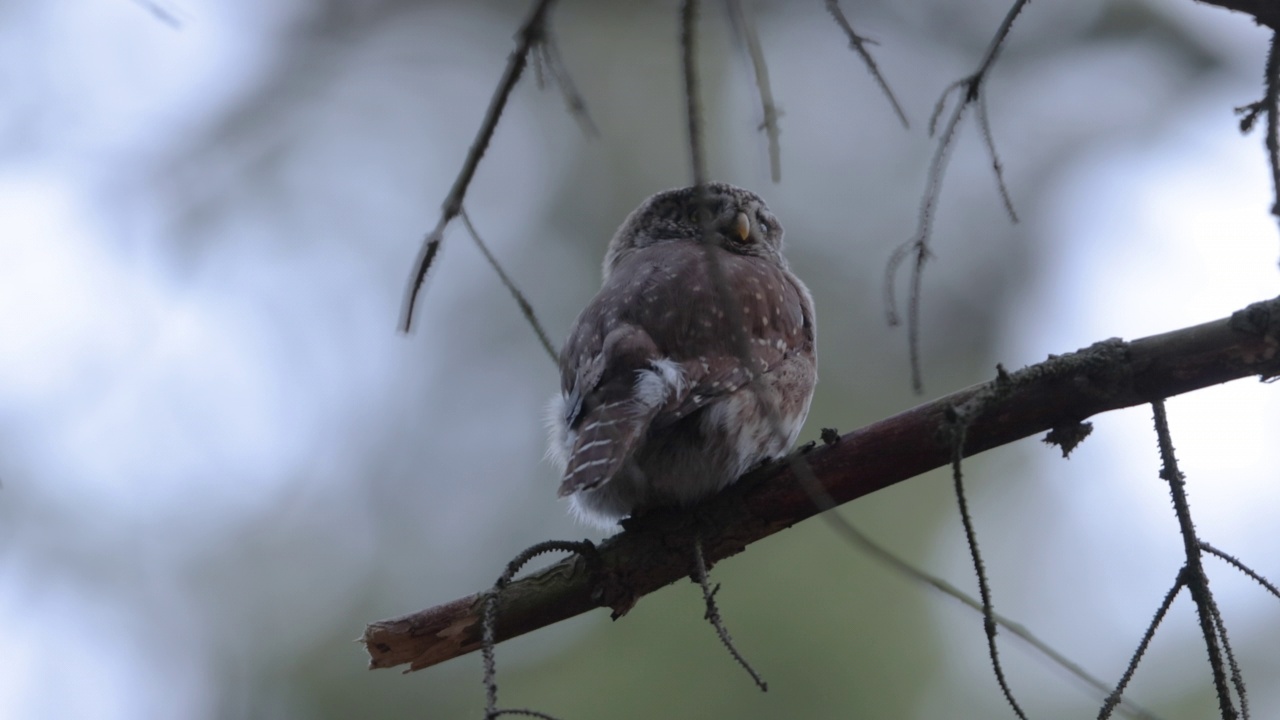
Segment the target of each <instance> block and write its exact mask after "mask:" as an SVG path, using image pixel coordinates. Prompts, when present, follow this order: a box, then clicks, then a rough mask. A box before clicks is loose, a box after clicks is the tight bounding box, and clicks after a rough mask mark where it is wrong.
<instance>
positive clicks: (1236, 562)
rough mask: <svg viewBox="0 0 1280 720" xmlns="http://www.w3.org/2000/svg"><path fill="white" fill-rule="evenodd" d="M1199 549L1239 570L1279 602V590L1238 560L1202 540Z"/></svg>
mask: <svg viewBox="0 0 1280 720" xmlns="http://www.w3.org/2000/svg"><path fill="white" fill-rule="evenodd" d="M1200 549H1201V550H1203V551H1205V552H1207V553H1209V554H1210V555H1216V556H1217V557H1219V558H1221V559H1223V560H1225V561H1226V562H1227V564H1228V565H1230V566H1232V567H1234V568H1235V569H1237V570H1239V571H1240V572H1242V573H1244V574H1245V575H1248V576H1249V577H1250V578H1251V579H1252V580H1253V581H1254V582H1256V583H1258V584H1259V585H1261V586H1262V587H1264V588H1266V590H1267V592H1269V593H1271V594H1272V595H1275V596H1276V599H1277V600H1280V588H1278V587H1276V586H1275V585H1273V584H1271V582H1270V581H1268V580H1267V579H1266V578H1264V577H1262V576H1261V575H1259V574H1258V573H1256V572H1254V570H1253V568H1251V567H1249V566H1248V565H1245V564H1244V563H1242V562H1240V560H1238V559H1236V557H1235V556H1233V555H1228V554H1227V553H1225V552H1223V551H1221V550H1219V549H1218V548H1216V547H1214V546H1212V545H1210V544H1209V543H1207V542H1204V541H1203V540H1201V541H1200Z"/></svg>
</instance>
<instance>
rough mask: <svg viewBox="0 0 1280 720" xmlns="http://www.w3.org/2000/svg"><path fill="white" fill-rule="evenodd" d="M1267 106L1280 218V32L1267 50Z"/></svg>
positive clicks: (1276, 209)
mask: <svg viewBox="0 0 1280 720" xmlns="http://www.w3.org/2000/svg"><path fill="white" fill-rule="evenodd" d="M1264 87H1266V96H1265V97H1264V98H1263V100H1264V102H1266V104H1267V157H1268V158H1269V159H1270V160H1271V187H1272V191H1273V192H1274V194H1275V201H1274V202H1273V203H1272V204H1271V214H1272V215H1275V216H1276V217H1277V218H1280V30H1278V31H1276V32H1274V33H1272V35H1271V47H1270V48H1268V49H1267V77H1266V80H1265V85H1264Z"/></svg>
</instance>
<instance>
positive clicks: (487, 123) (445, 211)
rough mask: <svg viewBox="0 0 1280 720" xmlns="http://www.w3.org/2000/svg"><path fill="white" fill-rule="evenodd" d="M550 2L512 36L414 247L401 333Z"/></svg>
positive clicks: (540, 0) (541, 31) (541, 1)
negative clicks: (436, 213)
mask: <svg viewBox="0 0 1280 720" xmlns="http://www.w3.org/2000/svg"><path fill="white" fill-rule="evenodd" d="M554 2H555V0H537V2H536V3H535V4H534V7H533V11H532V12H530V13H529V18H528V19H527V20H525V21H524V25H522V26H521V27H520V32H519V33H518V34H517V36H516V37H517V40H516V47H515V49H514V50H512V51H511V55H510V56H509V57H508V58H507V67H506V69H505V70H504V71H503V73H502V79H501V80H499V81H498V87H497V89H495V90H494V92H493V98H492V99H491V100H490V101H489V108H488V109H487V110H485V114H484V120H483V121H482V122H481V123H480V129H479V130H478V131H477V132H476V137H475V140H473V141H472V142H471V147H470V149H468V150H467V158H466V160H465V161H463V163H462V169H461V170H460V171H459V172H458V177H457V178H456V179H455V180H454V181H453V187H452V188H451V189H450V190H449V194H448V195H447V196H446V197H445V199H444V204H443V205H441V208H440V219H439V221H437V222H436V226H435V229H433V230H432V231H431V232H430V233H427V236H426V237H424V238H423V239H422V247H421V248H420V249H419V250H418V257H417V259H416V260H415V261H414V266H413V267H414V270H413V274H412V275H410V277H409V288H408V290H407V292H406V293H405V298H404V305H403V306H402V307H401V309H400V329H401V330H402V331H403V332H409V330H410V329H411V328H412V327H413V307H414V304H415V303H416V302H417V300H418V292H419V291H420V290H421V289H422V283H423V281H425V280H426V279H427V272H428V271H430V270H431V263H432V261H433V260H435V257H436V253H438V252H439V251H440V243H441V241H443V240H444V230H445V228H446V227H447V226H448V225H449V223H450V222H451V221H452V220H453V219H454V218H455V217H457V216H458V214H459V213H461V212H462V201H463V199H464V198H465V197H466V194H467V188H468V187H470V186H471V179H472V178H473V177H475V174H476V168H477V167H479V166H480V159H481V158H483V157H484V153H485V151H486V150H487V149H488V148H489V142H490V141H491V140H492V139H493V133H494V131H495V130H497V128H498V121H499V120H500V119H501V118H502V111H503V110H504V109H505V108H506V107H507V101H508V100H509V99H510V98H511V91H512V90H513V89H515V86H516V83H518V82H519V81H520V76H521V75H522V74H523V73H524V69H525V67H526V66H527V65H528V64H529V53H530V50H531V49H532V48H533V47H534V46H535V45H537V44H538V43H540V42H542V39H543V37H544V35H545V24H546V18H547V11H548V10H549V9H550V8H551V5H552V3H554Z"/></svg>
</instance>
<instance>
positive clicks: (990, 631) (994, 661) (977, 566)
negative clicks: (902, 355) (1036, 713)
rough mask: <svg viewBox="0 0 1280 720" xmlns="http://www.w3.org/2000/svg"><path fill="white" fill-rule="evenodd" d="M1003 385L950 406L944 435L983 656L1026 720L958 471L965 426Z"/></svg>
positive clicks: (1002, 376)
mask: <svg viewBox="0 0 1280 720" xmlns="http://www.w3.org/2000/svg"><path fill="white" fill-rule="evenodd" d="M1006 382H1009V378H1008V375H1006V374H1005V373H1003V372H1000V373H999V374H998V375H997V379H996V385H995V387H994V388H993V390H994V392H992V393H983V394H979V395H976V396H975V397H974V398H973V399H972V400H971V401H969V402H967V403H965V404H964V405H958V406H953V407H952V410H951V412H950V413H948V416H949V417H948V419H949V420H950V422H949V423H948V425H949V427H948V428H947V429H948V431H949V432H948V433H947V434H948V435H949V436H950V442H951V481H952V484H953V486H954V488H955V493H956V507H957V508H958V509H959V511H960V521H961V522H962V523H963V525H964V539H965V544H966V545H968V547H969V557H970V558H971V559H972V560H973V574H974V575H975V576H976V577H977V578H978V596H979V597H980V598H982V629H983V632H984V633H985V634H986V636H987V655H988V656H989V657H990V658H991V669H992V670H993V671H994V672H995V674H996V683H997V684H999V685H1000V692H1001V693H1003V694H1004V699H1005V701H1006V702H1008V703H1009V707H1010V708H1012V709H1013V714H1014V715H1017V716H1018V717H1019V718H1021V719H1022V720H1027V714H1026V713H1025V712H1023V710H1022V706H1021V705H1019V704H1018V700H1017V698H1015V697H1014V696H1013V689H1012V688H1010V687H1009V681H1008V679H1007V678H1005V675H1004V667H1003V666H1002V665H1001V664H1000V651H999V649H998V648H997V647H996V621H995V609H994V604H993V602H992V600H991V583H990V582H989V581H988V580H987V570H986V568H985V567H984V566H983V564H982V553H981V552H980V551H979V549H978V533H977V530H975V529H974V525H973V515H972V514H971V513H970V512H969V501H968V500H967V499H966V497H965V491H964V472H963V471H962V469H961V460H963V459H964V447H965V436H966V435H967V433H968V430H969V423H971V422H973V421H974V420H976V419H977V418H979V417H981V416H982V414H983V413H985V412H986V410H987V408H986V405H987V401H988V399H993V398H995V397H996V396H997V393H998V392H999V391H1000V385H1002V384H1003V383H1006Z"/></svg>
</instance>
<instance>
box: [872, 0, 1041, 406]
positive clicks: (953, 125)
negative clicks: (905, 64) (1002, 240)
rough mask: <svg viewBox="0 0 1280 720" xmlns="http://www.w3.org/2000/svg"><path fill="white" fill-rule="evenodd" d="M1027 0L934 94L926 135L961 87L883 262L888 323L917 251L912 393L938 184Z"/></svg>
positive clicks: (919, 379)
mask: <svg viewBox="0 0 1280 720" xmlns="http://www.w3.org/2000/svg"><path fill="white" fill-rule="evenodd" d="M1027 2H1028V0H1014V3H1013V6H1012V7H1010V8H1009V12H1008V13H1006V14H1005V17H1004V20H1003V21H1002V22H1001V23H1000V27H999V28H997V29H996V34H995V37H993V38H992V39H991V44H990V45H988V46H987V51H986V53H985V54H984V55H983V58H982V62H981V63H980V64H979V65H978V69H977V70H976V71H975V72H974V73H973V74H972V75H969V76H968V77H966V78H963V79H961V80H957V81H956V82H954V83H952V84H950V85H948V86H947V88H946V89H945V90H943V92H942V95H941V96H940V97H939V98H938V103H937V105H935V106H934V110H933V115H932V117H930V119H929V134H930V135H932V134H933V132H934V130H935V129H936V127H937V122H938V119H939V117H940V116H941V115H942V112H943V109H944V108H945V107H946V102H947V98H948V97H950V96H951V94H952V93H953V92H956V91H958V90H963V91H964V92H963V96H962V97H961V98H960V99H959V100H958V101H957V102H956V105H955V108H954V109H953V110H952V112H951V118H950V119H949V120H948V121H947V124H946V125H945V126H944V127H943V130H942V133H941V135H940V137H939V138H938V145H937V148H936V149H935V150H934V153H933V159H932V160H931V161H930V162H929V172H928V176H927V180H926V181H925V191H924V197H923V198H921V200H920V212H919V214H918V216H917V224H916V232H915V234H914V235H913V236H912V237H911V239H909V240H907V241H906V242H904V243H903V244H902V245H899V246H898V248H897V249H895V250H894V252H893V254H892V255H891V256H890V257H889V261H888V263H886V265H885V285H884V287H885V309H886V313H887V318H888V322H889V324H890V325H898V324H899V323H900V322H901V320H900V318H899V317H898V309H897V307H898V299H897V297H898V296H897V290H896V287H895V285H896V278H897V275H898V269H899V268H900V267H901V265H902V263H903V262H904V261H905V260H906V259H907V257H909V256H911V255H913V254H914V255H915V264H914V267H913V269H912V271H911V296H910V298H909V299H908V308H907V352H908V354H909V355H910V364H911V387H912V389H913V390H914V391H915V392H916V393H922V392H924V377H923V373H922V371H921V368H920V329H919V328H920V297H921V292H922V288H923V275H924V266H925V262H926V261H927V260H928V259H929V257H930V256H931V255H932V253H931V251H930V249H929V243H930V241H931V240H932V238H933V219H934V213H935V211H936V209H937V205H938V196H939V194H940V193H941V189H942V176H943V174H944V173H945V172H946V167H947V162H948V161H949V160H950V157H951V146H952V145H953V143H954V142H955V137H956V130H957V128H959V126H960V120H961V118H962V117H964V111H965V109H966V108H968V107H969V105H971V104H973V103H975V102H977V101H978V100H979V99H980V98H981V92H982V83H983V81H984V80H985V79H986V76H987V72H988V71H989V70H990V69H991V66H992V64H994V63H995V61H996V58H997V57H999V55H1000V50H1001V49H1002V48H1003V47H1004V42H1005V40H1006V39H1007V38H1008V36H1009V30H1010V28H1012V27H1013V21H1014V20H1016V19H1017V17H1018V15H1019V14H1020V13H1021V12H1022V9H1023V7H1025V6H1026V4H1027ZM980 110H981V108H980ZM983 112H985V111H983ZM980 122H983V128H984V130H983V132H984V136H985V137H984V140H986V141H987V142H986V144H987V148H988V149H989V150H990V151H991V154H992V165H993V167H994V168H995V169H996V180H997V185H999V186H1000V187H1001V196H1002V197H1003V198H1004V199H1005V200H1006V207H1007V209H1008V210H1010V215H1011V217H1013V218H1014V219H1015V220H1016V219H1017V216H1016V215H1014V214H1013V213H1012V209H1013V203H1012V202H1011V201H1008V190H1007V189H1004V187H1003V185H1004V180H1003V172H1002V170H1001V167H1000V161H999V158H998V157H997V156H996V154H995V143H994V141H991V140H990V122H989V121H980Z"/></svg>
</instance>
